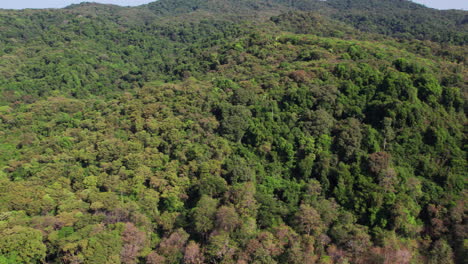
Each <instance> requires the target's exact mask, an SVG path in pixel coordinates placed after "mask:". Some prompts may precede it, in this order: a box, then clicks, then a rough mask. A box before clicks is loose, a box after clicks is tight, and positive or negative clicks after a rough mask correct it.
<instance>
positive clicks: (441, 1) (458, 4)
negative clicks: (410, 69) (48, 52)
mask: <svg viewBox="0 0 468 264" xmlns="http://www.w3.org/2000/svg"><path fill="white" fill-rule="evenodd" d="M84 1H85V0H0V8H6V9H22V8H61V7H65V6H68V5H70V4H77V3H80V2H84ZM88 2H98V3H103V4H116V5H121V6H136V5H142V4H147V3H149V2H153V0H94V1H93V0H88ZM414 2H417V3H421V4H424V5H426V6H428V7H432V8H438V9H463V10H468V0H414Z"/></svg>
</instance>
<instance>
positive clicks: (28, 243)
mask: <svg viewBox="0 0 468 264" xmlns="http://www.w3.org/2000/svg"><path fill="white" fill-rule="evenodd" d="M0 236H1V239H0V256H2V255H3V256H4V257H6V258H7V259H10V260H14V261H15V263H40V262H43V261H44V259H45V256H46V246H45V245H44V244H43V243H42V240H43V237H42V233H41V232H40V231H39V230H36V229H33V228H30V227H23V226H14V227H12V228H7V229H4V230H1V231H0Z"/></svg>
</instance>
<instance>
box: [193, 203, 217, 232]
mask: <svg viewBox="0 0 468 264" xmlns="http://www.w3.org/2000/svg"><path fill="white" fill-rule="evenodd" d="M217 207H218V200H216V199H213V198H211V197H209V196H206V195H203V196H202V197H201V198H200V201H198V203H197V206H196V207H195V208H194V209H193V211H192V216H193V221H194V224H195V230H196V231H197V232H199V233H202V234H206V233H207V232H209V231H210V230H212V229H213V228H214V220H215V215H216V208H217Z"/></svg>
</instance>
